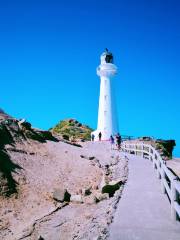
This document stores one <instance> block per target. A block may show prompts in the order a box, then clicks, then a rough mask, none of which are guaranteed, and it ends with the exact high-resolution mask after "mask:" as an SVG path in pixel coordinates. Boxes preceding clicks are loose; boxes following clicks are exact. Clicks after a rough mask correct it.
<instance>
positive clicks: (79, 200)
mask: <svg viewBox="0 0 180 240" xmlns="http://www.w3.org/2000/svg"><path fill="white" fill-rule="evenodd" d="M70 201H71V202H75V203H83V198H82V196H81V195H71V198H70Z"/></svg>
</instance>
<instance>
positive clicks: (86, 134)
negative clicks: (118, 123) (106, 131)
mask: <svg viewBox="0 0 180 240" xmlns="http://www.w3.org/2000/svg"><path fill="white" fill-rule="evenodd" d="M50 131H51V132H52V133H54V134H59V135H60V136H62V137H63V138H64V139H65V140H70V141H77V140H78V141H79V140H80V141H86V140H90V139H91V132H92V131H93V129H92V128H90V127H88V126H87V125H84V124H82V123H80V122H78V121H77V120H75V119H67V120H63V121H60V122H59V123H58V124H57V125H56V126H55V127H53V128H51V129H50Z"/></svg>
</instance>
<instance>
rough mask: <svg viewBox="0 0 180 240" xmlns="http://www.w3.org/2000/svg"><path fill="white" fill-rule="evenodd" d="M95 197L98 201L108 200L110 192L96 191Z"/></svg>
mask: <svg viewBox="0 0 180 240" xmlns="http://www.w3.org/2000/svg"><path fill="white" fill-rule="evenodd" d="M94 195H95V197H96V199H97V201H98V202H100V201H103V200H106V199H108V198H109V194H108V193H101V192H96V193H95V194H94Z"/></svg>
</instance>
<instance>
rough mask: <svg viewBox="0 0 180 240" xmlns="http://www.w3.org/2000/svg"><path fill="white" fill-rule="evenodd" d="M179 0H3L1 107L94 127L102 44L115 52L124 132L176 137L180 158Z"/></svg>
mask: <svg viewBox="0 0 180 240" xmlns="http://www.w3.org/2000/svg"><path fill="white" fill-rule="evenodd" d="M179 12H180V2H179V1H178V0H177V1H175V0H169V1H167V0H144V1H140V0H136V1H133V0H131V1H130V0H126V1H124V0H111V1H109V0H86V1H85V0H76V1H73V0H66V1H64V0H61V1H54V0H48V1H47V0H43V1H40V0H36V1H34V0H31V1H29V0H26V1H24V0H23V1H18V0H16V1H15V0H11V1H9V0H6V1H1V2H0V90H1V91H0V93H1V94H0V107H2V108H3V109H4V110H5V111H7V112H8V113H9V114H11V115H13V116H15V117H17V118H26V119H27V120H29V121H30V122H31V123H32V124H33V125H34V126H35V127H39V128H42V129H48V128H50V127H52V126H53V125H55V124H56V123H57V122H58V121H59V120H60V119H64V118H68V117H73V118H77V119H78V120H79V121H82V122H84V123H87V124H88V125H90V126H92V127H93V128H96V122H97V108H98V95H99V83H100V82H99V79H98V76H97V75H96V67H97V66H98V64H99V57H100V54H101V53H102V51H103V50H104V48H105V47H107V48H109V49H110V51H112V52H113V53H114V55H115V63H116V65H117V66H118V68H119V74H118V76H117V77H116V86H117V87H116V90H117V95H118V96H117V103H118V112H119V126H120V132H121V134H126V135H132V136H142V135H148V136H154V137H157V138H164V139H175V140H176V141H177V147H176V150H175V155H178V156H180V130H179V124H180V94H179V91H180V14H179Z"/></svg>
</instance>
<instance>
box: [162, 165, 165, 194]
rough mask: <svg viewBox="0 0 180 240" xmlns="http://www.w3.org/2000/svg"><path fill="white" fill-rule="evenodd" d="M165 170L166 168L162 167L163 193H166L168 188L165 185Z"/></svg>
mask: <svg viewBox="0 0 180 240" xmlns="http://www.w3.org/2000/svg"><path fill="white" fill-rule="evenodd" d="M165 176H166V175H165V171H164V169H163V168H162V172H161V191H162V193H166V188H165V186H164V180H165Z"/></svg>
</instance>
